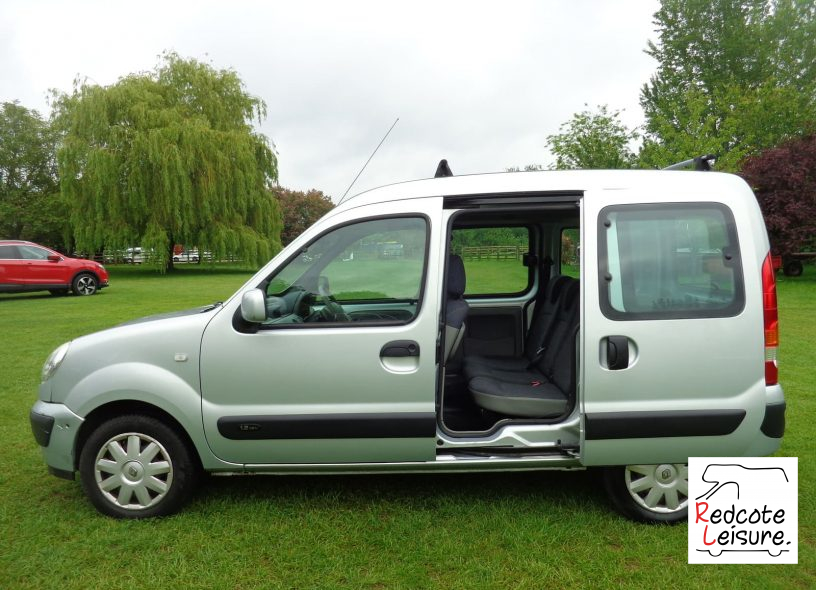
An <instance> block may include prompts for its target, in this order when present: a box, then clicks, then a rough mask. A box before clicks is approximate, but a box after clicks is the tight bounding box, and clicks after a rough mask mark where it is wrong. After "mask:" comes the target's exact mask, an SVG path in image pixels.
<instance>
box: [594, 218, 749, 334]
mask: <svg viewBox="0 0 816 590" xmlns="http://www.w3.org/2000/svg"><path fill="white" fill-rule="evenodd" d="M598 231H599V258H600V265H599V272H600V275H599V283H600V289H601V306H602V308H603V311H604V314H605V315H606V316H607V317H609V318H611V319H659V318H667V319H673V318H677V319H679V318H696V317H726V316H733V315H736V314H738V313H739V312H740V311H742V308H743V304H744V299H745V297H744V292H743V282H742V267H741V262H740V253H739V244H738V242H737V233H736V226H735V224H734V220H733V216H732V215H731V212H730V210H728V209H727V208H726V207H724V206H722V205H719V204H716V203H708V204H705V203H704V204H694V205H685V204H670V205H631V206H615V207H607V208H605V209H603V210H602V211H601V214H600V218H599V227H598Z"/></svg>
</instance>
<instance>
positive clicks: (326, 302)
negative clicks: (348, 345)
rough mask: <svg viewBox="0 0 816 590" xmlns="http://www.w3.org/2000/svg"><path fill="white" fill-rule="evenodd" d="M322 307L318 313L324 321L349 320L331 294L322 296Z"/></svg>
mask: <svg viewBox="0 0 816 590" xmlns="http://www.w3.org/2000/svg"><path fill="white" fill-rule="evenodd" d="M321 299H322V300H323V309H321V310H320V311H319V312H318V314H319V316H320V319H321V320H322V321H324V322H350V321H351V318H350V317H349V315H348V314H347V313H346V310H345V309H343V306H342V305H340V304H339V303H337V299H335V298H334V296H333V295H327V296H322V297H321Z"/></svg>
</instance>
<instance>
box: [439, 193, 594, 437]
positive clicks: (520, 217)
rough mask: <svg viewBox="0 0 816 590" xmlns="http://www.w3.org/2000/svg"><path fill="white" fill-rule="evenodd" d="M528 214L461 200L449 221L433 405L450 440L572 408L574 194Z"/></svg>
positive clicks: (546, 418)
mask: <svg viewBox="0 0 816 590" xmlns="http://www.w3.org/2000/svg"><path fill="white" fill-rule="evenodd" d="M553 200H554V201H556V202H554V203H542V204H540V205H537V206H536V207H535V208H534V209H530V208H529V201H527V202H528V205H527V207H525V208H523V209H522V208H521V207H519V208H514V207H512V205H510V206H508V205H506V204H504V203H503V204H502V205H499V206H495V205H492V204H491V203H490V202H489V201H488V202H486V203H483V204H479V203H478V202H477V203H476V204H474V203H473V202H471V203H468V208H466V209H460V210H458V211H457V212H456V213H454V214H453V215H452V216H451V218H450V224H449V237H450V239H449V250H448V265H447V269H446V273H445V285H446V293H445V300H444V303H443V317H444V329H443V330H442V332H443V339H444V345H443V347H442V353H441V354H442V356H443V359H442V360H443V363H444V371H443V372H442V374H443V375H444V377H443V378H442V387H440V395H439V396H438V400H437V403H438V405H439V408H438V410H439V411H438V415H439V417H440V426H441V428H442V429H443V431H444V432H445V433H446V434H448V435H451V436H466V437H473V436H487V435H489V434H492V433H493V432H495V431H496V430H497V429H498V428H499V427H500V426H502V425H505V424H508V423H535V424H547V423H549V424H552V423H557V422H561V421H563V420H564V419H566V418H567V417H568V416H569V415H570V414H572V413H573V410H574V408H575V405H576V391H577V374H578V373H577V368H578V360H579V359H578V347H577V339H578V330H579V326H580V297H579V295H580V288H581V286H580V275H581V272H580V270H581V269H580V229H579V222H580V215H579V208H578V202H577V198H561V199H553Z"/></svg>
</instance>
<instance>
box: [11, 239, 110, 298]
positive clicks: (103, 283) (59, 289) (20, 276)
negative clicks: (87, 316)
mask: <svg viewBox="0 0 816 590" xmlns="http://www.w3.org/2000/svg"><path fill="white" fill-rule="evenodd" d="M107 286H108V271H106V270H105V267H104V266H102V265H101V264H99V263H98V262H95V261H93V260H85V259H83V258H71V257H69V256H65V255H63V254H60V253H59V252H56V251H54V250H51V249H50V248H46V247H45V246H40V245H39V244H35V243H33V242H24V241H21V240H0V293H27V292H32V291H49V292H50V293H51V294H52V295H65V294H66V293H68V291H69V290H70V291H73V292H74V294H76V295H93V294H94V293H96V292H97V291H98V290H99V289H102V288H103V287H107Z"/></svg>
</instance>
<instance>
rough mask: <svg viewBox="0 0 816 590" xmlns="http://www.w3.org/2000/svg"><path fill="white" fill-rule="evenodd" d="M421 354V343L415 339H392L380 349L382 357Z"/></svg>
mask: <svg viewBox="0 0 816 590" xmlns="http://www.w3.org/2000/svg"><path fill="white" fill-rule="evenodd" d="M404 356H419V344H417V343H416V342H414V341H413V340H392V341H391V342H389V343H388V344H386V345H385V346H383V347H382V348H381V349H380V358H384V357H404Z"/></svg>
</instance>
